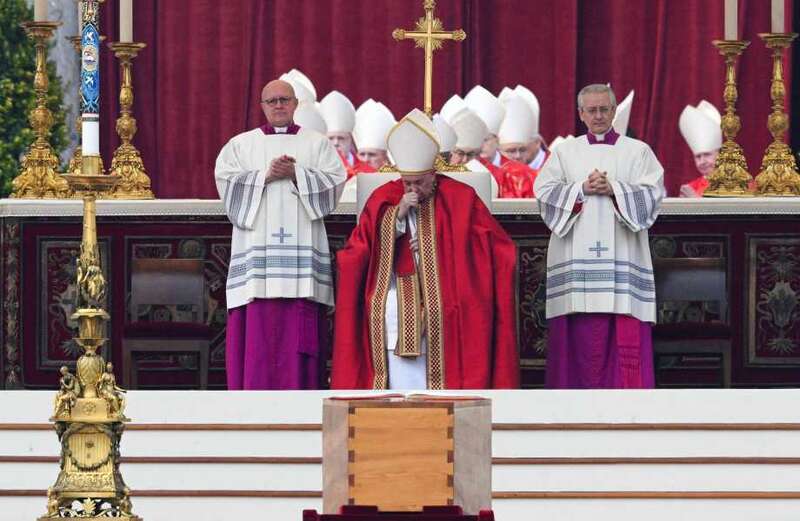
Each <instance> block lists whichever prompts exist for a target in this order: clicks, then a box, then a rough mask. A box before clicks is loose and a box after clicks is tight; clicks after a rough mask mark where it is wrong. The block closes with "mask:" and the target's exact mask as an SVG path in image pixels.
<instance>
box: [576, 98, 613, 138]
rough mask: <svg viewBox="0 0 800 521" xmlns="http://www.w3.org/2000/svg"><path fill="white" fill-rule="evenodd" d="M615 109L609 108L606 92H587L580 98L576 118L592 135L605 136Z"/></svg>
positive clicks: (609, 99)
mask: <svg viewBox="0 0 800 521" xmlns="http://www.w3.org/2000/svg"><path fill="white" fill-rule="evenodd" d="M616 111H617V108H616V107H612V106H611V98H610V97H609V95H608V92H588V93H586V94H584V95H583V96H582V99H581V106H580V107H578V116H579V117H580V118H581V121H583V123H584V124H585V125H586V128H587V129H588V130H589V132H591V133H592V134H605V133H606V132H608V129H610V128H611V122H612V121H614V114H615V113H616Z"/></svg>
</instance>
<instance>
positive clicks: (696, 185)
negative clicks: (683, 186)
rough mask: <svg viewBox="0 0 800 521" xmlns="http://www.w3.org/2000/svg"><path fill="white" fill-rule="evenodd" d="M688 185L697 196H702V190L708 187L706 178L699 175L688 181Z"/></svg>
mask: <svg viewBox="0 0 800 521" xmlns="http://www.w3.org/2000/svg"><path fill="white" fill-rule="evenodd" d="M688 185H689V186H690V187H691V189H692V190H694V193H696V194H697V195H698V197H703V192H705V191H706V188H708V179H706V178H705V177H703V176H700V177H698V178H696V179H695V180H694V181H691V182H690V183H688Z"/></svg>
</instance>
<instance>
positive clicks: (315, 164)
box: [214, 80, 346, 389]
mask: <svg viewBox="0 0 800 521" xmlns="http://www.w3.org/2000/svg"><path fill="white" fill-rule="evenodd" d="M261 106H262V109H263V110H264V115H265V116H266V118H267V124H266V125H264V126H263V127H260V128H256V129H253V130H250V131H248V132H244V133H242V134H239V135H238V136H235V137H234V138H233V139H231V140H230V141H229V142H228V143H227V144H226V145H225V146H224V147H223V149H222V151H221V152H220V154H219V157H217V163H216V169H215V172H214V175H215V179H216V184H217V190H218V191H219V195H220V198H221V199H222V201H223V203H224V205H225V211H226V213H227V215H228V218H229V219H230V220H231V223H232V224H233V234H232V239H231V259H230V265H229V268H228V282H227V292H226V297H227V305H228V324H227V337H226V369H227V380H228V388H229V389H315V388H317V387H318V382H319V375H320V373H319V369H320V368H319V365H320V362H321V360H320V353H319V339H318V335H317V327H318V315H319V307H320V305H327V306H332V305H333V303H334V297H333V278H332V271H331V258H330V251H329V249H328V239H327V236H326V234H325V224H324V223H323V217H325V216H326V215H327V214H328V213H330V212H331V211H332V210H333V209H334V208H335V207H336V204H337V203H338V201H339V197H340V196H341V192H342V188H343V186H344V182H345V179H346V173H345V170H344V167H343V166H342V162H341V160H340V159H339V156H338V155H337V153H336V150H335V149H334V148H333V145H331V144H330V142H329V141H328V139H327V138H326V136H324V135H323V134H320V133H319V132H316V131H313V130H310V129H305V128H300V127H298V126H297V125H295V124H294V122H293V115H294V111H295V109H296V108H297V98H296V97H295V94H294V90H293V88H292V86H291V85H290V84H289V83H287V82H285V81H280V80H275V81H271V82H269V83H268V84H267V85H266V86H265V87H264V89H263V91H262V93H261Z"/></svg>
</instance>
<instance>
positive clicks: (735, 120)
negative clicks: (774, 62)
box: [703, 40, 753, 197]
mask: <svg viewBox="0 0 800 521" xmlns="http://www.w3.org/2000/svg"><path fill="white" fill-rule="evenodd" d="M713 43H714V46H715V47H717V48H718V49H719V52H720V54H721V55H723V56H724V57H725V69H726V72H725V91H724V95H723V97H724V99H725V115H724V116H722V133H723V134H724V136H725V142H724V143H723V144H722V148H721V149H720V151H719V155H718V156H717V161H716V163H715V164H714V171H713V172H711V173H710V174H709V175H708V189H706V191H705V192H704V194H703V195H704V196H707V197H747V196H752V195H753V194H752V192H750V189H749V185H750V181H751V180H752V179H753V177H752V176H751V175H750V174H749V173H748V171H747V160H746V159H745V157H744V153H743V152H742V147H741V146H739V144H738V143H737V142H736V135H737V134H738V133H739V130H741V128H742V122H741V120H740V119H739V116H738V115H737V114H736V100H737V98H738V97H739V92H738V90H737V89H736V67H735V65H736V59H737V58H738V56H739V55H740V54H742V51H744V50H745V48H746V47H747V46H748V45H750V42H747V41H743V40H715V41H714V42H713Z"/></svg>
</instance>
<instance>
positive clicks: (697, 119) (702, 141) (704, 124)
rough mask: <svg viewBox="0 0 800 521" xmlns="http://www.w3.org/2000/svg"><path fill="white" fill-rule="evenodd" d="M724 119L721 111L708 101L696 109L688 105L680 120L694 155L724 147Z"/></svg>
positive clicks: (702, 102)
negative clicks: (722, 123)
mask: <svg viewBox="0 0 800 521" xmlns="http://www.w3.org/2000/svg"><path fill="white" fill-rule="evenodd" d="M721 122H722V117H721V116H720V113H719V111H718V110H717V109H716V107H714V105H712V104H711V103H709V102H707V101H706V100H703V101H701V102H700V103H699V104H698V105H697V106H696V107H693V106H691V105H686V108H684V109H683V112H681V117H680V119H679V120H678V127H679V128H680V130H681V135H682V136H683V139H685V140H686V144H688V145H689V148H690V149H692V154H694V155H697V154H702V153H704V152H713V151H714V150H718V149H719V148H720V147H721V146H722V129H721V127H720V123H721Z"/></svg>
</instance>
